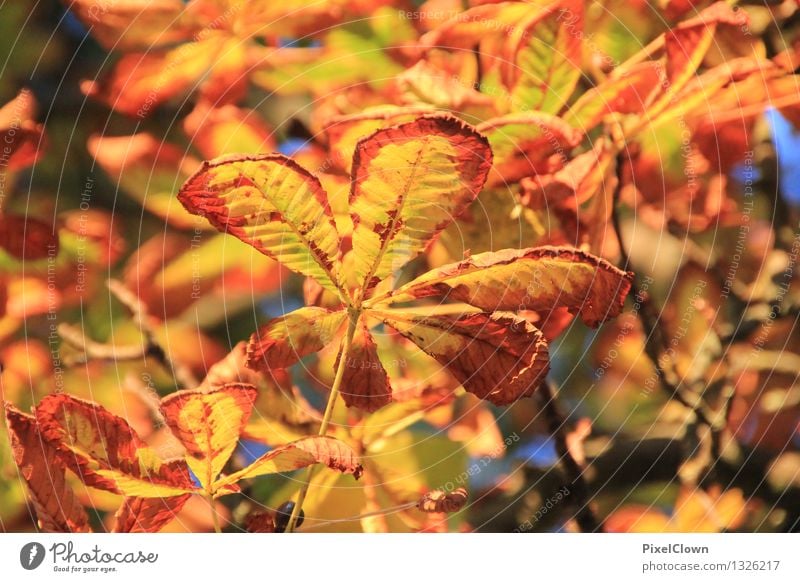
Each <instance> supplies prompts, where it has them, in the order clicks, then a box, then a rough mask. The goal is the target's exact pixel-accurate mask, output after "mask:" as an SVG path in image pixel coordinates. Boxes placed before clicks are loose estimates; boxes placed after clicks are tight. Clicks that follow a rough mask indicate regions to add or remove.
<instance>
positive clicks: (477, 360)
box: [375, 311, 549, 406]
mask: <svg viewBox="0 0 800 582" xmlns="http://www.w3.org/2000/svg"><path fill="white" fill-rule="evenodd" d="M375 315H376V316H378V317H383V321H384V323H386V324H387V325H389V326H391V327H393V328H394V329H396V330H397V331H398V332H399V333H400V334H401V335H403V336H404V337H405V338H407V339H409V340H411V341H412V342H414V343H415V344H416V345H417V346H418V347H419V348H420V349H421V350H422V351H423V352H425V353H426V354H428V355H429V356H432V357H433V358H434V359H436V361H438V362H439V363H440V364H441V365H442V366H444V367H445V368H446V369H447V370H448V371H449V372H450V373H451V374H453V376H455V377H456V378H457V379H458V381H459V382H461V384H462V385H463V386H464V389H466V390H467V392H472V393H473V394H475V395H476V396H477V397H478V398H483V399H485V400H489V401H490V402H492V403H494V404H497V405H499V406H502V405H505V404H511V403H512V402H515V401H516V400H519V399H520V398H523V397H527V396H532V395H533V394H534V392H535V391H536V389H537V388H538V387H539V385H540V384H541V383H542V382H543V381H544V379H545V376H546V375H547V371H548V369H549V360H548V354H547V341H546V340H545V339H544V336H543V335H542V332H540V331H539V330H538V329H536V328H535V327H534V326H533V325H532V324H530V323H528V322H527V321H525V320H524V319H522V318H519V317H515V316H513V315H511V314H500V313H494V314H486V313H470V314H465V315H435V316H431V317H425V316H420V315H414V314H411V313H408V312H395V311H392V312H388V311H386V312H381V313H377V312H376V313H375Z"/></svg>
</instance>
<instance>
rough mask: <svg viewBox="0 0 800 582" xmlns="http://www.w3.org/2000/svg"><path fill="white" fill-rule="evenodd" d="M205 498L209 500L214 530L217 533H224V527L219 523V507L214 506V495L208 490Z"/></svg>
mask: <svg viewBox="0 0 800 582" xmlns="http://www.w3.org/2000/svg"><path fill="white" fill-rule="evenodd" d="M205 498H206V500H207V501H208V507H209V508H211V519H212V521H213V522H214V531H215V532H216V533H222V528H221V527H220V525H219V515H218V514H217V509H216V508H215V507H214V495H213V494H212V493H211V492H207V493H206V495H205Z"/></svg>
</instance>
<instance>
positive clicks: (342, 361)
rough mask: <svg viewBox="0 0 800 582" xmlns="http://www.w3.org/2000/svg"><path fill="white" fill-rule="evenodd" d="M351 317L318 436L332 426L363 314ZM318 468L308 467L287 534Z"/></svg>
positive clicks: (352, 313) (314, 466) (293, 524)
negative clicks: (332, 418)
mask: <svg viewBox="0 0 800 582" xmlns="http://www.w3.org/2000/svg"><path fill="white" fill-rule="evenodd" d="M349 315H350V321H349V323H348V326H347V333H346V334H345V336H344V342H343V343H342V352H341V355H340V356H339V362H338V364H337V365H336V374H335V376H334V378H333V385H332V386H331V394H330V396H328V404H327V406H326V407H325V413H324V414H323V416H322V423H321V424H320V425H319V432H318V436H325V435H326V433H327V432H328V425H330V422H331V417H332V416H333V409H334V408H336V400H337V399H338V397H339V391H340V389H341V386H342V379H343V378H344V371H345V368H346V367H347V359H348V357H349V355H350V347H351V346H352V345H353V336H354V335H355V333H356V328H357V326H358V319H359V317H360V316H361V312H360V311H357V310H351V311H350V314H349ZM316 468H317V466H316V465H310V466H309V467H308V471H307V472H306V478H305V481H304V482H303V486H302V487H301V488H300V491H299V492H298V493H297V501H296V502H295V504H294V509H292V515H291V516H290V517H289V523H288V524H287V526H286V533H292V532H293V531H294V528H295V524H296V523H297V518H298V516H299V515H300V511H302V509H303V502H304V501H305V499H306V494H308V488H309V486H310V485H311V479H312V478H313V477H314V472H315V470H316Z"/></svg>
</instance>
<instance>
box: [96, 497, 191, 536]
mask: <svg viewBox="0 0 800 582" xmlns="http://www.w3.org/2000/svg"><path fill="white" fill-rule="evenodd" d="M191 497H192V495H191V494H190V493H187V494H185V495H176V496H174V497H164V498H145V497H126V498H125V501H123V503H122V505H121V506H120V508H119V510H118V511H117V513H116V515H115V516H114V529H113V530H112V531H113V532H115V533H153V532H157V531H160V530H161V529H162V528H163V527H164V526H165V525H167V524H168V523H169V522H171V521H172V520H173V519H175V518H176V517H177V515H178V512H180V510H181V509H183V506H184V505H186V502H187V501H189V499H190V498H191Z"/></svg>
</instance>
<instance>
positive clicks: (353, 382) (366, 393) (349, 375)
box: [336, 322, 392, 412]
mask: <svg viewBox="0 0 800 582" xmlns="http://www.w3.org/2000/svg"><path fill="white" fill-rule="evenodd" d="M340 357H341V354H340ZM344 365H345V369H344V376H343V377H342V388H341V393H342V398H343V399H344V401H345V402H346V403H347V406H355V407H356V408H358V409H361V410H366V411H367V412H374V411H375V410H378V409H379V408H381V407H382V406H385V405H387V404H389V403H390V402H391V401H392V387H391V386H390V385H389V377H388V376H387V375H386V370H384V368H383V364H381V361H380V359H379V358H378V350H377V347H376V346H375V340H373V339H372V335H371V334H370V333H369V330H368V329H367V327H366V326H365V325H364V323H363V322H362V323H360V324H359V326H358V328H357V329H356V333H355V335H354V336H353V342H352V345H351V346H350V352H349V354H348V356H347V361H346V362H345V363H344ZM338 366H339V358H337V359H336V368H337V369H338Z"/></svg>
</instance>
